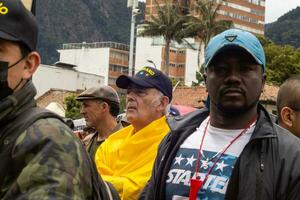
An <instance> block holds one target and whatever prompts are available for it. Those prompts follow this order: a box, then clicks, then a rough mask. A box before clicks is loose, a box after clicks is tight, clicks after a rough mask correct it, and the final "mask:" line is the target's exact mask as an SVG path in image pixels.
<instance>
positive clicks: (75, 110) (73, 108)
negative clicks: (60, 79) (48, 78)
mask: <svg viewBox="0 0 300 200" xmlns="http://www.w3.org/2000/svg"><path fill="white" fill-rule="evenodd" d="M64 104H65V107H66V118H71V119H79V118H82V115H81V114H80V108H81V103H80V102H79V101H77V100H76V96H75V95H70V96H67V97H65V99H64Z"/></svg>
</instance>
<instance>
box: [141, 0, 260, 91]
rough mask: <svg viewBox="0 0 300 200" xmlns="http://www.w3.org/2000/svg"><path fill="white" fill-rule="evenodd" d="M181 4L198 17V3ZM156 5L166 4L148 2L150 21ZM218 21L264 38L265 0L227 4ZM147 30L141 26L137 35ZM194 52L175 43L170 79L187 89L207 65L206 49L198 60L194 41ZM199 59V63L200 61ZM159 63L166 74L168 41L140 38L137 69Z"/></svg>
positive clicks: (236, 0)
mask: <svg viewBox="0 0 300 200" xmlns="http://www.w3.org/2000/svg"><path fill="white" fill-rule="evenodd" d="M173 1H174V3H175V2H179V3H180V4H181V5H182V6H183V7H184V8H187V11H185V12H187V13H189V14H191V15H194V16H197V13H196V12H195V11H193V9H192V7H193V5H194V4H195V1H196V0H173ZM156 2H157V3H158V4H159V5H163V4H164V3H165V0H146V12H145V13H146V15H145V19H146V20H149V19H150V16H151V15H155V14H156ZM217 19H224V20H231V21H232V22H233V25H234V27H235V28H238V29H242V30H246V31H250V32H252V33H254V34H258V35H263V34H264V21H265V0H227V1H226V2H222V4H221V6H220V9H219V11H218V16H217ZM142 28H143V26H139V27H138V28H137V29H138V30H137V32H139V31H141V30H142ZM190 43H192V44H193V46H194V50H193V49H191V48H189V47H188V46H182V45H178V44H176V43H173V45H171V48H170V66H169V75H170V77H171V78H174V79H176V80H181V81H182V82H184V84H185V85H188V86H190V85H191V84H192V82H193V81H196V80H195V79H196V71H197V70H198V63H200V65H201V64H202V63H203V62H204V55H203V52H204V49H203V47H201V49H202V50H201V55H200V58H198V51H197V50H198V49H199V42H197V41H193V40H191V41H190ZM198 59H199V60H198ZM149 60H150V61H151V63H155V65H156V66H157V68H159V69H161V70H164V64H165V60H164V41H163V40H162V38H147V37H140V36H138V37H137V42H136V63H135V69H136V70H138V69H139V68H140V67H141V66H143V65H151V64H149V62H148V61H149Z"/></svg>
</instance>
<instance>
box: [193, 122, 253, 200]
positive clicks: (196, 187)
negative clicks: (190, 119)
mask: <svg viewBox="0 0 300 200" xmlns="http://www.w3.org/2000/svg"><path fill="white" fill-rule="evenodd" d="M256 118H257V116H255V117H254V119H253V120H252V121H251V122H250V123H249V125H248V126H247V127H246V128H245V129H243V130H242V131H241V132H240V133H239V134H238V135H237V136H236V137H235V138H233V140H231V141H230V143H229V144H228V145H227V146H226V147H225V148H224V149H223V150H222V151H220V152H219V153H217V154H216V156H214V157H216V158H217V159H216V160H215V162H214V163H213V165H212V166H211V167H210V168H209V170H208V172H207V174H206V175H205V178H204V180H203V181H202V180H200V178H199V179H198V178H197V175H198V165H199V161H200V157H201V152H202V146H203V141H204V138H205V135H206V131H207V127H208V124H209V122H210V119H208V121H207V124H206V126H205V129H204V132H203V136H202V139H201V143H200V148H199V151H198V156H197V162H196V169H195V175H194V176H195V178H191V180H190V194H189V200H196V199H197V193H198V191H199V189H201V188H202V185H203V183H204V182H205V181H206V180H207V178H208V176H209V174H210V173H211V171H212V170H213V168H214V167H215V165H216V164H217V163H218V161H219V159H220V158H221V157H222V156H223V155H224V153H225V152H226V151H227V149H228V148H229V147H230V146H231V145H232V144H233V143H234V142H235V141H236V140H237V139H238V138H240V137H241V136H242V135H243V134H244V133H245V132H246V131H247V130H248V129H249V128H250V126H251V124H253V123H254V122H255V121H256Z"/></svg>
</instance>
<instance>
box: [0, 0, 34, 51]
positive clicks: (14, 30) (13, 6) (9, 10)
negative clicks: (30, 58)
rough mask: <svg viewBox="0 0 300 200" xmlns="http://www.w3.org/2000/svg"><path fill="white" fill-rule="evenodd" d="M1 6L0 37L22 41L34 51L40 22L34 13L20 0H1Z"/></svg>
mask: <svg viewBox="0 0 300 200" xmlns="http://www.w3.org/2000/svg"><path fill="white" fill-rule="evenodd" d="M0 8H1V9H0V39H5V40H9V41H14V42H22V43H24V44H25V45H26V46H27V47H28V48H29V49H30V50H31V51H34V50H35V49H36V45H37V37H38V24H37V21H36V19H35V17H34V16H33V14H32V13H31V12H30V11H28V10H27V9H26V8H25V7H24V5H23V3H22V2H21V1H20V0H1V2H0Z"/></svg>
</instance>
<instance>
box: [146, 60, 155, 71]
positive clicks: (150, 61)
mask: <svg viewBox="0 0 300 200" xmlns="http://www.w3.org/2000/svg"><path fill="white" fill-rule="evenodd" d="M147 62H148V63H151V64H152V65H154V68H155V69H157V68H156V64H155V63H154V62H153V61H152V60H147Z"/></svg>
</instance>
